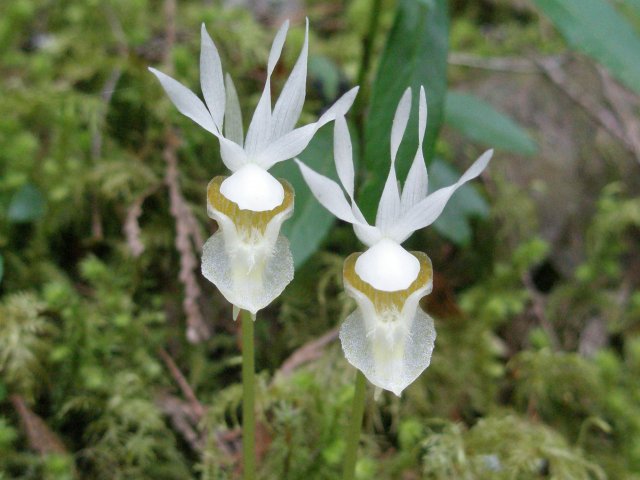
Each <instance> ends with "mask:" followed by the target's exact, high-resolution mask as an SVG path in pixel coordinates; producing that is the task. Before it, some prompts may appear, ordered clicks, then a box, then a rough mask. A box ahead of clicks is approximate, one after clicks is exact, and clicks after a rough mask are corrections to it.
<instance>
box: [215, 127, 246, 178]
mask: <svg viewBox="0 0 640 480" xmlns="http://www.w3.org/2000/svg"><path fill="white" fill-rule="evenodd" d="M218 139H219V140H220V157H221V158H222V163H224V164H225V166H226V167H227V168H228V169H229V170H231V171H232V172H235V171H237V170H238V169H240V168H242V167H243V166H244V165H246V164H247V163H248V159H247V154H246V152H245V151H244V149H243V148H242V147H241V146H240V145H238V144H237V143H235V142H232V141H231V140H229V139H228V138H224V137H222V136H220V137H218Z"/></svg>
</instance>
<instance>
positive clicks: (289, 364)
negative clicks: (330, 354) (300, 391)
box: [278, 327, 339, 378]
mask: <svg viewBox="0 0 640 480" xmlns="http://www.w3.org/2000/svg"><path fill="white" fill-rule="evenodd" d="M338 330H339V328H338V327H335V328H332V329H331V330H329V331H328V332H326V333H325V334H323V335H322V336H320V337H318V338H316V339H314V340H311V341H309V342H307V343H305V344H304V345H302V346H301V347H300V348H298V349H297V350H296V351H295V352H293V353H292V354H291V355H289V357H288V358H287V359H286V360H285V361H284V362H283V363H282V365H281V366H280V369H279V370H278V374H279V375H281V376H282V377H285V378H286V377H288V376H289V375H291V374H292V373H293V371H294V370H295V369H296V368H298V367H300V366H301V365H304V364H305V363H309V362H313V361H314V360H317V359H319V358H320V357H321V356H322V354H323V352H324V349H325V347H326V346H327V345H329V344H330V343H331V342H333V341H335V340H336V339H337V338H338Z"/></svg>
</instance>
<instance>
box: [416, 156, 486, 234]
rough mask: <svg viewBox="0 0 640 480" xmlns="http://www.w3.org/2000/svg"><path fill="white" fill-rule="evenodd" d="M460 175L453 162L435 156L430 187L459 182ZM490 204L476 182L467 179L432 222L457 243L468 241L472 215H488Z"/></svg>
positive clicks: (434, 188)
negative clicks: (481, 193) (467, 181)
mask: <svg viewBox="0 0 640 480" xmlns="http://www.w3.org/2000/svg"><path fill="white" fill-rule="evenodd" d="M459 178H460V172H458V171H457V170H456V169H455V168H454V167H452V166H451V165H450V164H448V163H447V162H445V161H444V160H441V159H439V158H436V159H435V160H434V161H433V162H432V163H431V165H430V167H429V191H431V192H433V191H435V190H437V189H438V188H442V187H447V186H449V185H451V184H453V183H456V182H457V181H458V179H459ZM488 214H489V206H488V205H487V202H486V201H485V199H484V198H483V197H482V196H481V195H480V194H479V193H478V190H477V188H476V187H475V185H473V184H470V183H467V184H465V185H463V186H462V187H460V188H459V189H458V190H457V191H456V193H454V194H453V197H451V200H449V203H447V206H446V207H445V209H444V211H443V212H442V215H440V218H438V220H437V221H436V222H435V223H434V224H433V226H434V227H435V229H436V230H437V231H438V232H440V234H441V235H443V236H444V237H446V238H448V239H449V240H451V241H452V242H453V243H455V244H457V245H466V244H468V243H469V241H470V240H471V234H472V231H471V225H470V224H469V219H470V218H472V217H480V218H486V217H487V215H488Z"/></svg>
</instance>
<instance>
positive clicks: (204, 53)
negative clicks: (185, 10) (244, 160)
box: [200, 23, 226, 131]
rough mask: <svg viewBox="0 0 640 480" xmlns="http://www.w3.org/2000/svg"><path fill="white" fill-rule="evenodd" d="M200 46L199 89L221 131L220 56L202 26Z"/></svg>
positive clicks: (222, 109)
mask: <svg viewBox="0 0 640 480" xmlns="http://www.w3.org/2000/svg"><path fill="white" fill-rule="evenodd" d="M200 35H201V42H200V43H201V45H200V87H201V88H202V95H203V96H204V101H205V102H206V104H207V107H208V108H209V112H210V113H211V117H212V118H213V121H214V123H215V124H216V126H217V127H218V131H222V122H223V120H224V111H225V101H226V99H225V92H224V78H223V75H222V63H221V61H220V55H219V54H218V49H217V48H216V46H215V44H214V43H213V40H211V37H210V36H209V33H208V32H207V29H206V28H205V26H204V23H203V24H202V28H201V33H200Z"/></svg>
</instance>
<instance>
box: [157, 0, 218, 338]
mask: <svg viewBox="0 0 640 480" xmlns="http://www.w3.org/2000/svg"><path fill="white" fill-rule="evenodd" d="M164 12H165V23H166V25H167V27H166V42H165V49H164V52H163V59H164V69H165V71H167V72H171V70H172V65H171V61H170V54H171V49H172V47H173V44H174V43H175V39H176V1H175V0H165V3H164ZM178 144H179V141H178V137H177V136H176V134H175V132H174V130H173V129H172V128H171V127H170V126H168V125H167V128H166V133H165V148H164V151H163V157H164V160H165V162H166V173H165V183H166V185H167V188H168V189H169V203H170V209H171V215H172V216H173V218H174V220H175V223H176V240H175V245H176V250H177V251H178V253H179V254H180V273H179V279H180V282H182V284H183V285H184V289H185V298H184V301H183V304H182V305H183V309H184V312H185V315H186V317H187V339H188V340H189V341H190V342H193V343H196V342H199V341H203V340H206V339H208V338H209V337H210V336H211V331H210V329H209V326H208V325H207V324H206V322H205V321H204V317H203V316H202V312H201V311H200V307H199V305H198V300H199V299H200V295H201V293H202V291H201V289H200V285H199V284H198V279H197V277H196V274H195V271H196V270H198V267H199V262H198V259H197V258H196V255H195V253H194V244H195V245H196V247H195V248H197V249H198V250H199V249H200V248H202V245H203V244H204V239H203V238H202V234H201V233H200V227H199V225H198V222H197V221H196V219H195V217H194V215H193V212H192V211H191V209H190V208H189V205H188V204H187V202H186V200H185V199H184V197H183V196H182V190H181V189H180V183H179V180H178V176H179V171H178V154H177V150H178ZM192 242H193V243H192Z"/></svg>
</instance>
